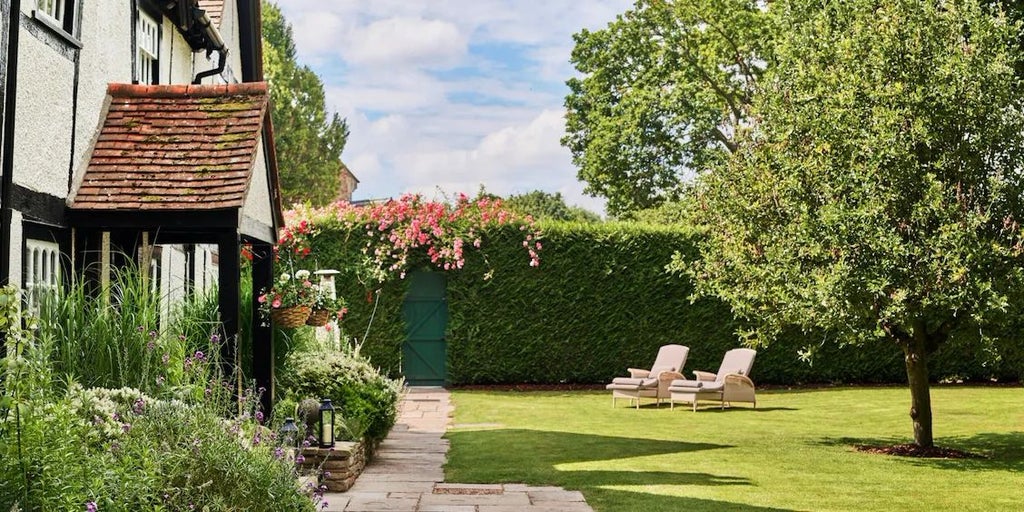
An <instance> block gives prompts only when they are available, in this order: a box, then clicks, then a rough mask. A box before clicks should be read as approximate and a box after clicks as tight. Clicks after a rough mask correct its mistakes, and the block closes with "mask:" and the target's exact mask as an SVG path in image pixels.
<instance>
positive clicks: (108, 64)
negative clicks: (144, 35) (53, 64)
mask: <svg viewBox="0 0 1024 512" xmlns="http://www.w3.org/2000/svg"><path fill="white" fill-rule="evenodd" d="M81 5H82V7H83V9H82V12H81V13H79V14H80V15H81V16H82V33H81V34H80V35H79V40H80V41H82V52H81V54H80V56H79V59H80V60H81V65H80V66H79V70H78V119H77V122H76V127H75V129H76V130H77V132H76V133H77V140H76V143H75V157H74V164H75V169H76V171H77V170H79V169H80V168H82V166H83V165H84V164H85V162H83V158H85V156H86V154H87V153H88V151H89V150H90V148H91V145H92V141H93V137H94V135H95V134H96V131H97V129H98V127H99V125H100V123H101V122H102V120H101V119H100V114H101V111H102V108H103V103H104V101H105V100H106V97H107V84H108V83H111V82H119V83H130V82H131V81H132V54H133V53H134V52H135V46H134V45H133V44H132V33H131V30H132V27H131V25H132V21H131V20H132V9H131V2H125V1H123V0H90V1H87V2H83V3H82V4H81ZM20 74H21V73H19V75H20ZM70 100H71V98H70V97H69V98H68V101H70Z"/></svg>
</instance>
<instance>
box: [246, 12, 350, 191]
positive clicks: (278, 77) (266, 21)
mask: <svg viewBox="0 0 1024 512" xmlns="http://www.w3.org/2000/svg"><path fill="white" fill-rule="evenodd" d="M262 15H263V18H262V22H263V25H262V26H263V66H264V73H265V74H266V78H267V82H268V83H269V87H270V98H271V100H272V102H273V110H272V111H271V118H272V119H273V122H274V142H275V146H276V149H277V162H278V168H279V169H280V178H281V195H282V200H283V202H284V204H285V205H291V204H294V203H306V202H308V203H311V204H313V205H317V206H319V205H324V204H327V203H329V202H331V201H333V200H334V198H335V197H336V196H337V193H338V190H339V187H340V182H339V181H338V179H339V178H338V177H339V175H340V174H341V166H342V164H341V152H342V150H343V149H344V148H345V142H346V140H348V124H347V123H346V122H345V120H344V119H341V118H340V117H339V116H338V114H334V115H333V116H328V115H327V110H326V104H325V98H324V85H323V82H322V81H321V80H320V77H319V76H317V75H316V73H314V72H313V70H312V69H310V68H309V66H306V65H299V63H298V62H297V61H296V55H295V41H294V39H293V36H292V28H291V25H290V24H289V23H288V22H287V20H285V19H284V16H283V15H282V14H281V9H280V8H278V7H277V5H275V4H274V3H271V2H268V1H265V0H264V2H263V11H262Z"/></svg>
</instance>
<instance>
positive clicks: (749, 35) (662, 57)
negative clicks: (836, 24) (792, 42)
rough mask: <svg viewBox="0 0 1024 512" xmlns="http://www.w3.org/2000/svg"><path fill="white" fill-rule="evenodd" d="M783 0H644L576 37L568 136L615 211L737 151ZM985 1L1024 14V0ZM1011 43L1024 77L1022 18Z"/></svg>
mask: <svg viewBox="0 0 1024 512" xmlns="http://www.w3.org/2000/svg"><path fill="white" fill-rule="evenodd" d="M787 3H788V2H786V1H783V0H775V1H770V2H764V1H763V0H686V1H683V0H637V1H636V3H635V4H634V6H633V7H632V8H631V9H629V10H627V11H626V12H625V13H623V14H621V15H619V16H618V17H617V18H616V19H615V20H614V21H612V22H611V23H609V24H608V26H607V27H605V28H603V29H600V30H594V31H590V30H582V31H580V32H579V33H577V34H575V35H574V36H573V38H574V40H575V43H576V44H575V48H574V49H573V52H572V56H571V62H572V63H573V65H574V66H575V67H576V70H577V71H578V72H579V73H580V76H579V77H574V78H571V79H569V80H568V82H567V84H568V86H569V89H570V93H569V94H568V96H567V97H566V99H565V106H566V136H565V137H564V138H563V139H562V144H563V145H564V146H566V147H567V148H569V150H570V151H571V152H572V156H573V162H574V163H575V164H576V166H577V168H578V177H579V179H580V180H581V181H583V182H585V183H586V192H587V193H589V194H593V195H595V196H600V197H604V198H606V199H607V200H608V203H607V210H608V213H609V214H610V215H613V216H621V215H622V214H624V213H628V212H633V211H637V210H644V209H649V208H653V207H657V206H658V205H659V204H661V203H663V202H665V201H675V200H678V199H679V198H681V197H682V196H684V195H686V194H687V193H688V192H687V185H688V183H689V182H690V181H692V179H693V178H694V177H695V176H696V175H698V174H700V173H702V172H704V171H706V170H707V169H710V168H712V167H715V166H720V165H722V164H723V163H724V162H725V161H726V160H728V158H729V155H730V154H731V153H733V152H734V151H736V149H737V148H738V143H739V139H738V136H739V135H740V134H741V133H742V132H743V131H744V130H745V129H747V127H749V126H750V117H749V115H750V114H749V112H750V106H751V104H752V103H753V101H754V100H755V98H756V96H757V95H758V94H760V93H761V92H762V88H761V87H760V82H761V76H762V75H763V74H764V73H765V71H766V70H767V69H769V68H770V67H771V66H773V65H775V62H776V60H775V57H774V55H775V51H776V45H777V42H776V41H777V39H778V37H779V35H780V32H779V31H780V30H781V28H780V27H782V25H780V24H778V23H776V22H775V21H773V16H771V13H770V12H769V11H771V10H773V9H775V8H776V6H778V5H785V4H787ZM765 4H767V5H768V7H765ZM982 4H983V6H987V7H994V8H995V9H1002V10H1004V11H1005V15H1006V17H1007V18H1008V19H1009V20H1010V21H1011V22H1020V21H1024V2H1021V1H1020V0H982ZM816 5H817V7H812V9H821V8H822V5H824V4H816ZM986 14H987V15H993V11H992V10H989V11H986ZM1008 44H1009V45H1011V49H1012V52H1011V53H1012V54H1014V55H1015V57H1014V68H1015V70H1016V73H1017V76H1019V77H1024V31H1021V29H1020V26H1017V27H1016V33H1015V35H1014V36H1013V37H1012V38H1011V39H1010V41H1009V43H1008Z"/></svg>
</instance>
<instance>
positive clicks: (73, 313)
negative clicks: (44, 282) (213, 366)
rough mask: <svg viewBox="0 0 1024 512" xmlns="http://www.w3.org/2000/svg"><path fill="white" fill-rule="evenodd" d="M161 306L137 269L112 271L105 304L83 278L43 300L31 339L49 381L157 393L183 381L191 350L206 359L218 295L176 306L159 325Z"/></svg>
mask: <svg viewBox="0 0 1024 512" xmlns="http://www.w3.org/2000/svg"><path fill="white" fill-rule="evenodd" d="M161 308H162V306H161V296H160V294H159V293H157V292H156V291H154V290H153V288H152V286H151V283H150V282H149V281H148V280H146V279H143V278H142V276H141V275H140V274H139V272H138V270H137V269H134V268H123V269H115V270H114V271H113V272H112V274H111V289H110V303H109V304H108V303H105V302H104V301H103V300H101V299H99V298H97V297H94V296H92V295H91V294H90V290H89V286H87V285H86V283H85V282H84V281H77V282H74V283H72V284H71V285H70V286H68V287H66V288H63V289H60V290H58V291H57V292H56V294H55V295H53V296H50V297H48V298H47V299H46V300H44V301H42V304H41V306H40V309H39V316H40V318H39V322H38V332H37V333H36V334H37V337H38V340H39V343H40V344H42V345H45V347H46V351H47V353H48V354H49V355H48V357H49V362H50V364H51V365H52V370H53V375H54V377H57V378H70V379H72V380H74V381H77V382H80V383H81V384H83V385H84V386H86V387H93V386H96V387H108V388H120V387H132V388H137V389H141V390H143V391H145V392H153V393H155V392H157V390H158V389H161V388H163V387H164V386H176V385H180V384H182V383H183V382H184V381H183V379H184V378H185V376H184V375H183V374H182V372H181V367H182V364H183V362H184V361H185V359H186V357H187V356H189V355H191V354H194V353H195V351H196V350H202V351H205V353H206V354H209V353H210V347H209V342H210V336H211V334H213V333H214V332H215V330H216V328H217V326H218V325H219V321H218V318H217V298H216V293H212V294H208V295H195V296H192V297H189V298H187V299H185V300H184V301H182V302H180V303H178V304H176V305H174V306H173V307H172V308H171V309H170V310H169V311H168V313H167V317H166V321H167V325H165V326H163V327H161V326H160V321H161ZM158 377H162V378H163V380H162V381H161V382H159V383H158V382H157V378H158Z"/></svg>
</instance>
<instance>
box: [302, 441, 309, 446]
mask: <svg viewBox="0 0 1024 512" xmlns="http://www.w3.org/2000/svg"><path fill="white" fill-rule="evenodd" d="M302 447H303V448H309V440H307V439H303V440H302Z"/></svg>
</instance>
